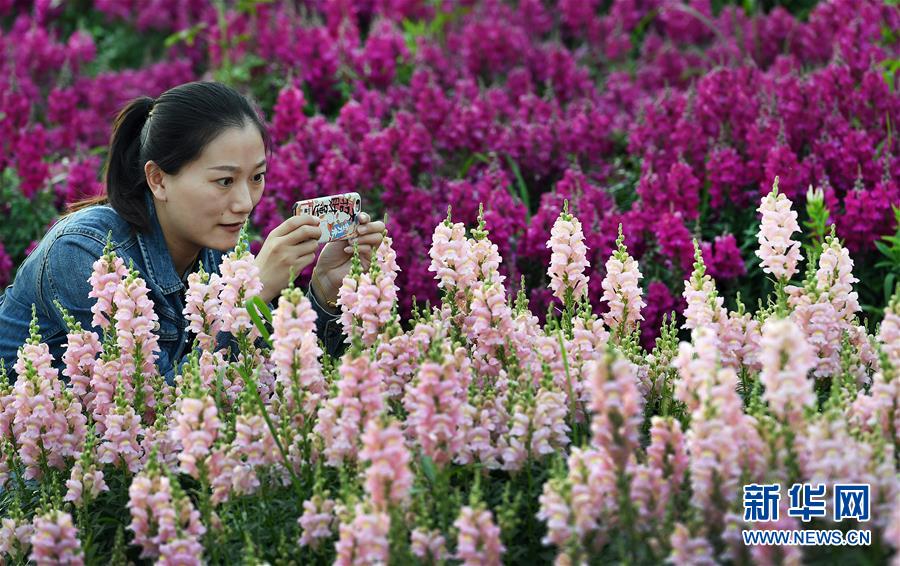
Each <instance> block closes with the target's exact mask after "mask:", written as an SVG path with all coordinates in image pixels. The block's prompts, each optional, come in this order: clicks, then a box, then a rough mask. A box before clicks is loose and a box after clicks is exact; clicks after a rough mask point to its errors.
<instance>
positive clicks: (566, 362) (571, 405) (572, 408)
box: [556, 330, 581, 446]
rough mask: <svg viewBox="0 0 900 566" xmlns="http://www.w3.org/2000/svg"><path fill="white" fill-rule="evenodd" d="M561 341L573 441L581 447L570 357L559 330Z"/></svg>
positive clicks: (558, 334)
mask: <svg viewBox="0 0 900 566" xmlns="http://www.w3.org/2000/svg"><path fill="white" fill-rule="evenodd" d="M556 336H557V338H558V339H559V349H560V352H562V360H563V368H565V370H566V389H567V390H568V391H566V394H567V395H568V396H569V412H570V413H571V415H572V439H573V440H574V442H575V446H580V445H581V439H580V434H579V431H578V419H577V413H576V412H575V392H574V391H573V390H572V375H571V373H570V372H569V357H568V355H566V345H565V343H564V342H563V335H562V330H557V334H556Z"/></svg>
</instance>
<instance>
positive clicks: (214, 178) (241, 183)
mask: <svg viewBox="0 0 900 566" xmlns="http://www.w3.org/2000/svg"><path fill="white" fill-rule="evenodd" d="M150 163H151V162H148V165H149V164H150ZM156 170H157V171H159V169H158V168H156ZM265 171H266V150H265V145H264V144H263V139H262V136H261V135H260V133H259V130H258V129H257V128H256V126H254V125H253V124H251V123H249V122H248V123H246V124H245V125H244V127H243V128H242V129H237V128H229V129H227V130H224V131H223V132H222V133H221V134H219V135H218V136H217V137H216V138H214V139H213V140H212V141H211V142H210V143H209V144H208V145H207V146H206V148H205V149H204V150H203V151H202V152H201V154H200V156H199V157H198V158H197V159H195V160H194V161H193V162H191V163H189V164H187V165H185V166H184V167H182V168H181V171H179V172H178V174H177V175H168V174H166V173H162V174H161V179H160V182H159V184H158V185H157V186H154V183H153V182H151V183H150V186H151V190H153V194H154V197H155V198H156V209H157V214H158V216H159V220H160V225H161V226H162V228H163V232H164V234H165V237H166V244H167V245H168V246H169V249H170V252H172V255H173V259H176V265H177V264H178V263H179V262H178V257H179V256H188V258H189V259H192V258H193V254H196V252H197V251H198V250H199V248H211V249H214V250H220V251H225V250H228V249H230V248H233V247H234V246H235V245H236V244H237V241H238V233H239V232H240V228H241V226H243V224H244V221H245V220H247V217H248V216H250V212H251V211H252V210H253V208H254V207H255V206H256V204H257V203H258V202H259V199H260V198H261V197H262V193H263V188H264V187H265ZM149 180H150V175H149V173H148V181H149Z"/></svg>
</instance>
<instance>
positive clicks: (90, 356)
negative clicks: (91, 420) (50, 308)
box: [62, 319, 102, 406]
mask: <svg viewBox="0 0 900 566" xmlns="http://www.w3.org/2000/svg"><path fill="white" fill-rule="evenodd" d="M73 322H76V324H78V323H77V321H74V319H73ZM101 350H102V346H101V345H100V337H99V336H98V335H97V333H96V332H85V331H83V330H81V325H80V324H78V326H77V327H76V328H70V330H69V333H68V335H67V336H66V351H65V352H64V353H63V363H64V364H65V365H66V367H65V368H63V370H62V374H63V375H64V376H66V377H68V378H69V384H70V386H71V390H72V393H73V394H74V395H75V396H76V397H77V398H78V400H79V401H81V403H82V404H83V405H85V406H87V405H88V404H89V403H90V401H91V400H92V399H93V398H94V393H93V391H90V390H89V389H90V384H91V374H92V371H93V369H94V364H95V363H96V362H97V355H98V354H99V353H100V352H101Z"/></svg>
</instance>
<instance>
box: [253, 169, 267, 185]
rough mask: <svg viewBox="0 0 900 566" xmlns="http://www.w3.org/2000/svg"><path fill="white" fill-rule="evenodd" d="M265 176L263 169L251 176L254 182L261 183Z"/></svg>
mask: <svg viewBox="0 0 900 566" xmlns="http://www.w3.org/2000/svg"><path fill="white" fill-rule="evenodd" d="M265 177H266V172H265V171H263V172H261V173H257V174H256V175H254V176H253V182H254V183H262V182H263V179H265Z"/></svg>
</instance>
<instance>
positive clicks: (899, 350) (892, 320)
mask: <svg viewBox="0 0 900 566" xmlns="http://www.w3.org/2000/svg"><path fill="white" fill-rule="evenodd" d="M878 340H879V341H880V342H881V348H882V350H883V351H884V353H885V354H886V355H887V359H888V361H889V362H890V363H891V365H892V366H894V371H896V372H897V375H900V293H895V294H894V297H893V298H892V299H891V301H890V303H888V305H887V306H886V307H885V308H884V320H882V321H881V328H879V330H878Z"/></svg>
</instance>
